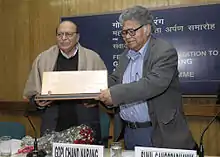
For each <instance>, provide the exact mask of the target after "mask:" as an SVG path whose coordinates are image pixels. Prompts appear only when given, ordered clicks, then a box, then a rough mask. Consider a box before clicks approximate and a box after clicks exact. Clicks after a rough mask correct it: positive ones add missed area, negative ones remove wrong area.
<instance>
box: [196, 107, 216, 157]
mask: <svg viewBox="0 0 220 157" xmlns="http://www.w3.org/2000/svg"><path fill="white" fill-rule="evenodd" d="M219 113H220V111H218V112H217V114H216V115H215V116H214V117H213V118H212V120H211V121H210V122H209V123H208V125H207V126H206V128H205V129H204V130H203V132H202V135H201V137H200V143H199V157H204V155H205V153H204V152H205V151H204V146H203V137H204V135H205V133H206V131H207V130H208V128H209V126H210V125H211V124H212V123H213V122H214V121H215V119H216V118H217V117H218V115H219Z"/></svg>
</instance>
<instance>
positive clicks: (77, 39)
mask: <svg viewBox="0 0 220 157" xmlns="http://www.w3.org/2000/svg"><path fill="white" fill-rule="evenodd" d="M79 38H80V35H79V33H77V37H76V41H77V43H78V42H79Z"/></svg>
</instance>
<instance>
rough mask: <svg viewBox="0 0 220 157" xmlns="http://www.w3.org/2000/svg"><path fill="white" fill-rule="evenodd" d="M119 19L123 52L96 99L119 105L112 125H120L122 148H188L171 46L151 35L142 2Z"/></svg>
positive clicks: (188, 134)
mask: <svg viewBox="0 0 220 157" xmlns="http://www.w3.org/2000/svg"><path fill="white" fill-rule="evenodd" d="M119 21H120V22H121V24H122V31H121V35H122V37H123V39H124V41H125V44H126V46H127V50H125V52H124V53H122V54H121V56H120V58H119V65H118V66H117V68H116V70H115V71H114V72H113V73H112V74H111V75H110V76H109V89H105V90H102V91H101V94H100V95H99V96H98V97H97V100H100V101H102V102H103V103H104V104H105V105H106V106H108V107H113V108H119V112H118V113H116V115H115V123H117V124H118V122H122V123H121V124H124V129H122V128H123V127H122V126H123V125H120V127H119V128H118V127H117V128H116V129H119V130H120V131H122V130H124V141H125V148H126V149H134V147H135V146H145V147H147V146H155V147H164V148H180V149H194V148H195V146H196V143H195V141H194V140H193V138H192V135H191V132H190V130H189V128H188V126H187V122H186V119H185V117H184V113H183V106H182V100H181V91H180V86H179V79H178V69H177V67H178V56H177V52H176V49H175V48H174V47H173V46H172V45H171V44H169V43H167V42H166V41H163V40H161V39H157V38H155V37H154V36H152V32H153V31H154V29H155V26H154V23H153V17H152V15H151V13H150V12H149V10H148V9H146V8H144V7H142V6H135V7H132V8H129V9H127V10H125V11H123V12H122V14H121V15H120V17H119ZM120 131H118V132H115V139H117V138H118V137H119V134H120Z"/></svg>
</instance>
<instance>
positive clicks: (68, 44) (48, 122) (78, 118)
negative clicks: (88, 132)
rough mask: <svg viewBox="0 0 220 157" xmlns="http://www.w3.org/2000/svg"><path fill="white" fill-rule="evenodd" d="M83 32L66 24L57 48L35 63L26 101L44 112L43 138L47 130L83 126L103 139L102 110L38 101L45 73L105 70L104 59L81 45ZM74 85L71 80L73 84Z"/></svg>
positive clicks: (58, 34) (59, 29) (79, 104)
mask: <svg viewBox="0 0 220 157" xmlns="http://www.w3.org/2000/svg"><path fill="white" fill-rule="evenodd" d="M79 37H80V36H79V31H78V28H77V26H76V24H74V23H73V22H71V21H63V22H61V23H60V24H59V26H58V27H57V29H56V40H57V44H56V45H54V46H52V47H50V48H49V49H48V50H46V51H44V52H42V53H40V54H39V55H38V56H37V58H36V59H35V61H34V63H33V66H32V69H31V72H30V74H29V78H28V80H27V82H26V86H25V89H24V97H26V98H27V99H29V100H30V103H31V104H34V105H36V107H37V108H38V109H41V110H42V111H43V114H42V125H41V135H42V134H44V133H45V131H46V130H47V129H49V130H50V131H53V130H55V131H62V130H65V129H67V128H69V127H71V126H77V125H80V124H87V125H90V126H91V127H92V128H93V129H94V130H95V132H96V140H97V141H99V140H100V138H101V131H100V130H101V129H100V121H99V107H98V106H97V105H96V104H89V105H88V104H87V106H84V105H82V103H83V102H81V101H74V100H65V101H54V102H52V101H34V100H35V99H34V98H35V96H36V95H38V94H39V93H40V89H41V80H42V74H43V72H44V71H76V70H105V69H106V67H105V64H104V62H103V60H102V59H101V58H100V56H99V55H98V54H97V53H96V52H94V51H92V50H89V49H87V48H85V47H82V46H81V45H80V44H79ZM70 81H71V80H70Z"/></svg>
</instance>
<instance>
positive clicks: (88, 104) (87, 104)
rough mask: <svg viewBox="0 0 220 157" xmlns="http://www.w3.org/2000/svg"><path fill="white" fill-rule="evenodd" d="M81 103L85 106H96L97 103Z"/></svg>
mask: <svg viewBox="0 0 220 157" xmlns="http://www.w3.org/2000/svg"><path fill="white" fill-rule="evenodd" d="M83 105H84V106H85V107H87V108H91V107H96V106H97V104H90V103H83Z"/></svg>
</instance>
